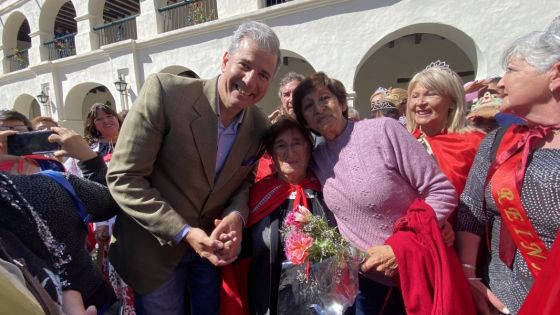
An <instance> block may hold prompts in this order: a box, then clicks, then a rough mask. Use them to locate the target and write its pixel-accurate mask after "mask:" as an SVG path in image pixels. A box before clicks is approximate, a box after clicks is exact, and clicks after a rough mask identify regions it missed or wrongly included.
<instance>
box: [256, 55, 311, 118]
mask: <svg viewBox="0 0 560 315" xmlns="http://www.w3.org/2000/svg"><path fill="white" fill-rule="evenodd" d="M288 72H297V73H301V74H303V75H305V76H308V75H310V74H312V73H315V68H313V66H312V65H311V64H309V62H308V61H307V60H306V59H305V58H304V57H302V56H301V55H299V54H297V53H295V52H292V51H289V50H282V64H281V65H280V68H278V73H276V76H274V78H273V80H272V81H271V82H270V85H269V87H268V91H267V92H266V95H265V96H264V97H263V99H262V100H261V101H260V102H259V103H258V106H259V107H260V108H261V109H262V110H263V111H264V112H265V113H266V114H267V115H268V114H270V113H272V112H273V111H274V110H275V109H276V107H277V106H278V105H280V99H279V97H278V88H279V85H280V80H281V79H282V77H283V76H284V75H285V74H286V73H288Z"/></svg>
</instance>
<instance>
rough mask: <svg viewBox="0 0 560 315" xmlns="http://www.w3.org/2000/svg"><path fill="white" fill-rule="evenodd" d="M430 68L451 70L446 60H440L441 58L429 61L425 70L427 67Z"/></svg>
mask: <svg viewBox="0 0 560 315" xmlns="http://www.w3.org/2000/svg"><path fill="white" fill-rule="evenodd" d="M432 68H436V69H438V70H443V71H447V72H452V71H453V70H451V68H450V67H449V65H448V64H447V62H445V61H441V60H439V59H438V60H436V61H434V62H431V63H430V64H429V65H428V66H427V67H426V69H425V70H428V69H432Z"/></svg>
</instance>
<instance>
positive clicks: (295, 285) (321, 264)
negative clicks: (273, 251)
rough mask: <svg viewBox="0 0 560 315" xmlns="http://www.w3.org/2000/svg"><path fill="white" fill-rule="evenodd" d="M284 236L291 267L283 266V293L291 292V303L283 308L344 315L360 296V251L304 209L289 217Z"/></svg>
mask: <svg viewBox="0 0 560 315" xmlns="http://www.w3.org/2000/svg"><path fill="white" fill-rule="evenodd" d="M282 235H283V238H284V244H285V245H284V251H285V254H286V257H287V258H288V260H289V261H290V263H287V264H286V263H285V264H284V265H283V268H282V270H283V275H282V276H281V284H280V290H281V291H282V289H283V288H286V287H287V288H289V289H290V290H291V299H290V301H289V303H282V304H288V305H290V312H292V313H293V312H296V313H297V314H304V313H311V314H313V313H314V314H325V315H327V314H328V315H330V314H342V313H343V312H344V310H345V309H347V308H348V307H349V306H351V305H352V304H353V303H354V300H355V298H356V295H357V294H358V265H359V259H358V254H357V250H356V249H355V248H353V247H352V246H351V245H350V244H349V243H348V242H347V241H346V240H345V239H344V238H343V237H342V235H340V233H339V232H338V230H337V229H336V228H335V227H331V226H329V224H328V222H327V220H326V219H325V218H324V217H321V216H317V215H313V214H312V213H311V212H310V211H309V210H308V209H307V208H305V207H303V206H298V207H296V208H294V209H293V210H292V211H290V212H289V213H288V215H287V217H286V219H285V221H284V224H283V227H282ZM279 299H280V300H282V299H283V298H282V292H280V297H279ZM280 310H282V306H281V305H280V306H279V311H280Z"/></svg>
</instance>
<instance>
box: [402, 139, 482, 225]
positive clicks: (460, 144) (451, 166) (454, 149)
mask: <svg viewBox="0 0 560 315" xmlns="http://www.w3.org/2000/svg"><path fill="white" fill-rule="evenodd" d="M412 135H413V136H414V137H415V138H416V139H418V138H419V137H420V135H421V132H420V130H418V129H416V131H414V132H413V133H412ZM425 137H426V140H428V143H429V144H430V147H431V148H432V152H433V154H434V158H435V159H436V162H437V164H438V165H439V168H440V169H441V171H442V172H443V174H445V176H447V178H448V179H449V181H450V182H451V184H452V185H453V187H455V191H456V192H457V196H461V194H462V193H463V190H464V189H465V184H466V183H467V176H468V175H469V171H470V170H471V166H472V163H473V161H474V156H475V155H476V151H477V150H478V146H479V145H480V142H482V140H483V139H484V137H485V134H484V133H482V132H478V131H473V132H467V133H462V134H458V133H447V132H443V133H441V134H438V135H435V136H432V137H429V136H426V135H425ZM456 221H457V212H456V211H454V212H453V213H452V214H451V216H450V217H449V222H451V225H452V226H453V227H455V222H456Z"/></svg>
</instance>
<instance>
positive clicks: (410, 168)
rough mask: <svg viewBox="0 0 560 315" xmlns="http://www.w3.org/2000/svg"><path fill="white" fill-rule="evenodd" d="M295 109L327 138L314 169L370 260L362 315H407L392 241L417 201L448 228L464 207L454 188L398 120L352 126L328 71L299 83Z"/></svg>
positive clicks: (347, 232) (342, 225) (343, 227)
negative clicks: (399, 221)
mask: <svg viewBox="0 0 560 315" xmlns="http://www.w3.org/2000/svg"><path fill="white" fill-rule="evenodd" d="M294 109H295V113H296V117H297V119H298V121H299V122H300V123H301V124H303V125H304V126H307V127H308V128H310V129H311V131H313V132H314V133H316V134H318V135H321V136H323V137H324V138H325V142H324V143H321V144H320V145H319V146H317V148H316V149H315V151H314V152H313V164H312V166H313V169H314V171H315V174H316V175H317V177H318V178H319V180H320V182H321V185H322V187H323V194H324V199H325V203H326V204H327V206H328V207H329V208H330V209H331V211H332V212H333V214H334V215H335V217H336V221H337V224H338V228H339V229H340V232H341V233H342V234H343V235H344V237H345V238H346V239H348V240H349V241H350V242H351V243H352V244H353V245H354V246H356V247H357V248H358V249H360V250H362V251H364V252H367V253H368V254H369V256H368V258H367V259H366V260H365V261H364V262H363V263H362V264H361V272H362V274H363V276H361V277H360V295H359V296H358V298H357V299H356V303H355V306H354V307H355V314H379V313H380V311H381V310H384V312H385V313H386V314H405V310H404V305H403V302H402V297H401V295H400V290H398V289H396V290H392V288H393V287H394V286H395V284H396V281H395V279H394V278H393V277H394V276H395V274H396V272H397V271H398V267H397V263H396V258H395V254H394V253H393V250H392V249H391V247H390V246H388V245H384V243H385V240H387V238H389V236H390V235H391V234H392V232H393V224H394V223H395V221H396V220H397V219H398V218H400V217H403V216H404V215H405V214H406V211H407V209H408V207H409V206H410V204H411V203H412V202H413V201H414V200H415V199H417V198H423V199H424V200H425V201H426V202H427V203H428V204H429V205H430V206H431V207H432V208H433V209H434V210H435V213H436V216H437V220H438V222H439V223H440V224H443V223H444V222H445V220H446V219H447V217H448V216H449V214H450V213H451V212H452V211H453V209H455V207H456V205H457V196H456V193H455V189H454V188H453V186H452V185H451V183H449V181H448V180H447V179H446V177H445V175H443V174H442V173H441V171H440V170H439V168H438V166H437V165H436V163H435V161H434V160H433V159H432V158H431V157H430V156H428V154H427V153H426V151H425V150H424V148H423V147H422V146H421V144H420V143H418V142H417V141H416V140H415V139H414V138H413V137H412V136H411V135H410V134H409V133H408V132H407V131H406V129H405V128H404V127H403V126H402V125H400V124H399V123H398V122H397V121H395V120H393V119H389V118H378V119H370V120H364V121H360V122H352V121H349V120H348V119H347V113H348V105H347V98H346V90H345V88H344V86H343V85H342V83H341V82H340V81H338V80H334V79H331V78H329V77H328V76H327V75H325V74H324V73H322V72H319V73H316V74H313V75H312V76H310V77H308V78H306V79H305V80H304V81H302V82H301V83H300V85H299V86H298V87H297V89H296V90H295V92H294ZM366 276H367V277H366ZM387 296H389V298H388V299H386V297H387Z"/></svg>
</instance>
